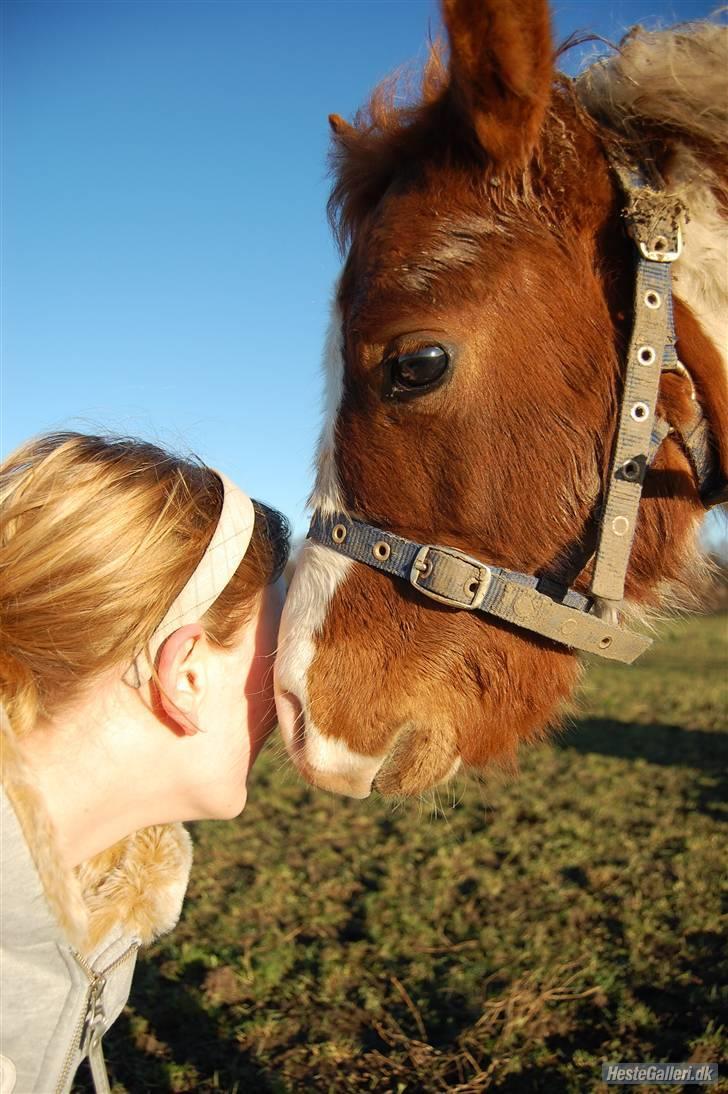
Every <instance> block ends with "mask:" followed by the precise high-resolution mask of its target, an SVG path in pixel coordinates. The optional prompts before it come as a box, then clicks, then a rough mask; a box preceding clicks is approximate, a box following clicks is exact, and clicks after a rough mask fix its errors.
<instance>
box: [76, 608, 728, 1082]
mask: <svg viewBox="0 0 728 1094" xmlns="http://www.w3.org/2000/svg"><path fill="white" fill-rule="evenodd" d="M727 639H728V617H727V616H725V615H723V616H714V617H711V618H708V619H700V620H692V621H690V622H688V623H681V624H679V625H675V626H673V627H671V628H666V631H665V633H664V635H663V636H662V637H661V639H660V640H659V641H658V642H656V644H655V647H654V650H653V651H651V652H650V653H649V654H648V655H647V656H645V658H644V659H643V660H642V661H641V662H640V663H638V664H637V665H635V666H633V667H632V668H631V669H627V668H623V667H612V666H610V665H609V664H606V663H601V664H598V665H597V664H595V665H593V666H592V667H591V668H590V671H589V673H588V675H587V678H586V685H585V687H584V689H583V691H582V693H581V696H580V698H579V701H578V711H577V713H576V714H574V715H573V716H572V719H571V724H570V726H569V727H567V729H566V730H565V731H564V733H563V734H562V735H561V736H560V738H559V739H558V740H556V741H555V742H553V743H552V744H550V745H548V746H545V747H541V748H539V749H535V750H533V751H530V752H528V753H527V754H525V755H524V756H523V760H522V765H521V773H520V775H519V776H518V778H516V779H515V780H514V779H505V778H503V777H498V776H494V777H490V778H488V779H487V780H486V781H485V782H484V783H477V782H474V781H471V782H466V781H463V782H462V783H461V784H458V785H457V786H456V788H455V795H456V797H455V801H454V802H453V798H452V791H451V792H450V797H449V800H443V801H442V802H441V805H442V808H441V809H440V810H439V811H438V810H435V809H433V808H431V807H430V806H428V805H425V804H423V803H419V802H411V803H408V804H405V805H403V806H400V807H398V808H396V809H395V808H393V806H392V805H391V804H389V803H386V802H384V801H382V800H381V799H377V798H373V799H371V800H369V801H367V802H364V803H360V802H349V801H346V800H343V799H338V798H333V797H329V796H327V795H325V794H323V793H318V792H314V791H311V790H310V789H308V788H306V787H305V786H303V785H302V784H301V783H300V782H299V781H298V780H297V779H296V778H295V777H294V776H293V774H292V772H291V771H290V769H289V768H287V767H283V768H281V767H280V764H279V762H278V761H276V759H275V757H274V756H273V755H272V754H271V755H264V757H263V759H262V761H261V763H260V765H259V767H258V768H256V773H255V777H254V779H253V781H252V786H251V794H250V803H249V805H248V808H247V810H246V812H245V814H244V815H243V817H242V818H241V819H240V820H239V821H236V822H232V823H230V824H198V825H195V826H193V827H194V833H193V835H194V840H195V844H196V865H195V867H194V870H193V877H192V883H191V886H190V890H189V895H188V899H187V903H186V905H185V911H184V915H183V918H182V921H181V923H180V925H179V926H178V928H177V930H176V931H175V932H174V933H173V934H172V935H170V936H169V937H168V938H167V939H165V940H163V941H162V942H161V944H159V945H157V946H156V947H154V948H153V949H152V950H151V951H150V952H149V953H148V955H147V956H146V958H145V959H144V960H142V961H141V963H140V965H139V969H138V972H137V976H136V979H135V984H134V987H133V990H132V998H131V1006H130V1007H129V1008H127V1011H126V1012H125V1014H124V1015H123V1016H122V1018H121V1019H120V1020H119V1022H118V1023H117V1024H116V1026H115V1027H114V1029H113V1030H112V1031H111V1032H110V1033H109V1034H108V1035H107V1037H106V1039H105V1043H106V1046H107V1047H106V1054H107V1058H108V1061H109V1070H110V1072H111V1074H112V1079H113V1082H114V1094H121V1092H123V1091H131V1092H135V1094H136V1092H139V1091H201V1092H209V1091H226V1092H229V1094H233V1092H239V1094H243V1092H251V1091H252V1092H276V1094H287V1092H294V1091H295V1092H296V1094H298V1092H308V1091H311V1092H332V1094H333V1092H336V1094H345V1092H349V1091H351V1092H359V1091H362V1092H363V1091H382V1092H390V1091H391V1092H393V1094H415V1092H417V1094H420V1092H422V1094H429V1092H433V1094H434V1092H440V1091H456V1092H461V1094H469V1092H476V1091H480V1090H484V1089H486V1088H487V1089H492V1090H497V1091H507V1092H516V1091H517V1092H519V1094H529V1092H538V1091H547V1092H551V1091H553V1092H559V1094H561V1092H574V1094H576V1092H579V1094H582V1092H583V1091H600V1090H604V1091H606V1090H607V1089H614V1088H607V1087H603V1086H602V1084H601V1081H600V1065H601V1062H602V1061H619V1060H642V1061H646V1060H673V1061H684V1060H692V1061H715V1060H721V1059H724V1058H725V1055H726V1031H725V1029H724V1028H723V1027H722V1026H721V1020H723V1021H724V1020H725V1018H724V1016H725V1014H726V1013H727V1011H728V1008H727V1007H726V999H725V993H724V985H725V984H726V982H727V981H728V977H727V976H726V972H727V970H726V959H725V950H724V949H722V948H721V937H722V921H721V905H720V879H721V876H722V867H723V863H722V858H721V856H722V852H723V851H724V845H722V843H721V824H722V823H724V822H725V820H726V806H725V800H726V796H725V772H726V770H728V727H727V726H726V697H727V690H726V676H727V675H728V674H727V673H726V668H727V666H728V660H727V652H728V641H727ZM446 797H447V796H446ZM721 1016H723V1018H722V1017H721ZM83 1082H84V1081H83V1080H81V1085H78V1086H77V1089H78V1090H79V1091H80V1090H85V1089H90V1088H88V1087H87V1086H84V1085H83ZM630 1089H635V1090H636V1089H637V1088H636V1087H633V1088H630ZM639 1089H641V1090H643V1091H647V1090H650V1089H651V1088H649V1087H641V1088H639ZM655 1089H657V1088H655ZM670 1089H673V1090H674V1089H675V1087H671V1088H670ZM686 1089H688V1088H686ZM689 1089H696V1088H694V1087H692V1088H689ZM711 1089H712V1090H716V1089H717V1088H716V1087H712V1088H711ZM718 1089H724V1090H725V1089H728V1086H725V1087H720V1086H719V1087H718Z"/></svg>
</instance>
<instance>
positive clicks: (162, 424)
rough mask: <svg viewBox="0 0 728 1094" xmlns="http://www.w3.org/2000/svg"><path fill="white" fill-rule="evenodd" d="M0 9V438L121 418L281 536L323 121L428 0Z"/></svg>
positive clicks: (616, 29)
mask: <svg viewBox="0 0 728 1094" xmlns="http://www.w3.org/2000/svg"><path fill="white" fill-rule="evenodd" d="M714 6H715V4H713V3H705V2H703V0H672V2H667V3H659V2H658V0H615V2H612V0H600V2H597V3H594V2H591V3H590V2H573V0H561V2H560V3H557V4H555V5H554V13H555V29H556V34H557V37H559V38H561V37H565V36H566V35H567V34H568V33H570V32H571V31H573V30H575V29H583V30H586V29H589V30H594V31H597V32H598V33H600V34H602V35H604V36H606V37H609V38H612V39H616V38H618V37H619V36H620V35H621V33H622V32H623V31H624V30H625V29H626V28H627V27H628V26H630V25H631V24H632V23H634V22H645V23H648V24H654V23H655V22H656V21H660V22H662V23H669V22H672V21H675V20H680V19H687V18H696V17H701V16H704V15H706V14H708V13H709V12H710V10H711V9H712V8H713V7H714ZM0 9H1V11H2V40H3V41H2V54H3V55H2V66H3V77H2V80H3V85H2V159H3V178H2V209H1V211H2V235H3V239H2V243H3V251H2V271H1V272H2V327H3V329H2V343H1V350H2V417H1V422H0V424H1V427H2V437H1V443H2V450H3V452H7V451H8V450H9V449H11V448H14V447H15V446H16V445H17V444H18V443H19V442H20V441H21V440H23V439H25V438H26V437H28V436H30V435H31V434H34V433H38V432H40V431H42V430H46V429H51V428H77V429H84V430H88V429H111V430H114V431H122V432H130V433H135V434H141V435H143V436H145V437H150V438H152V439H156V440H159V441H161V442H162V443H165V444H169V445H172V446H173V447H175V448H177V449H180V448H181V449H182V450H189V449H192V450H193V451H196V452H197V453H198V454H199V455H200V456H201V457H202V458H203V459H204V460H205V461H206V462H208V463H210V464H212V465H213V466H218V467H220V468H221V469H223V470H225V471H226V472H227V473H228V474H230V475H232V476H233V477H234V478H235V479H236V480H237V481H238V482H239V483H240V485H241V486H242V487H243V488H244V489H246V490H247V491H249V492H250V493H252V494H254V495H256V496H258V497H260V498H263V499H265V500H267V501H269V502H271V503H273V504H275V505H277V506H278V507H279V508H281V509H283V510H284V511H285V512H286V513H287V514H288V515H289V517H291V518H292V520H293V522H294V524H295V526H296V528H297V530H299V531H301V530H303V528H304V527H305V520H304V515H303V514H304V503H305V498H306V495H307V493H308V490H309V488H310V480H311V471H310V468H311V459H312V453H313V447H314V443H315V438H316V435H317V432H318V423H319V409H320V401H321V383H320V376H319V359H320V350H321V343H322V337H323V331H324V328H325V324H326V317H327V309H328V301H329V294H330V288H331V284H332V282H333V279H334V277H335V275H336V271H337V269H338V266H339V260H338V257H337V254H336V251H335V248H334V245H333V243H332V241H331V239H330V236H329V232H328V227H327V224H326V218H325V204H326V197H327V191H328V184H327V180H326V165H325V159H326V151H327V146H328V126H327V122H326V117H327V115H328V114H329V113H330V112H332V111H335V112H337V113H340V114H343V115H345V116H350V115H351V114H353V112H354V111H355V109H356V108H357V106H358V105H359V104H360V103H361V102H362V101H363V100H364V99H365V97H366V95H367V93H368V92H369V91H370V89H371V88H372V87H373V85H374V84H375V83H376V82H377V81H378V80H379V79H381V78H382V77H383V76H385V75H386V74H387V73H389V72H390V71H391V70H392V69H394V68H396V67H397V66H399V65H401V64H402V63H403V62H405V61H407V60H412V59H415V60H416V59H417V58H422V57H423V56H424V52H425V48H426V41H427V35H428V31H430V30H431V31H432V32H433V33H436V31H437V28H438V26H439V17H438V12H437V6H436V4H435V3H433V2H431V0H337V2H333V0H331V2H323V0H311V2H304V0H299V2H288V0H286V2H271V0H269V2H266V3H262V2H255V0H251V2H236V0H226V2H221V0H204V2H198V0H185V2H180V0H166V2H157V0H91V2H88V0H74V2H67V0H44V2H37V0H4V2H3V3H1V4H0ZM575 60H576V58H574V59H573V61H575ZM573 61H572V63H573Z"/></svg>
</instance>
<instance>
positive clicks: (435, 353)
mask: <svg viewBox="0 0 728 1094" xmlns="http://www.w3.org/2000/svg"><path fill="white" fill-rule="evenodd" d="M449 364H450V358H449V356H448V354H447V352H446V351H445V350H444V349H443V348H442V346H423V347H422V348H421V349H416V350H414V351H413V352H412V353H400V354H399V356H398V357H393V358H392V359H391V361H390V366H389V381H390V383H389V394H390V395H396V394H398V393H400V392H412V393H417V392H423V391H426V390H429V389H430V388H433V387H435V386H436V384H438V383H439V382H440V381H441V380H442V379H443V377H444V376H445V373H446V372H447V369H448V365H449Z"/></svg>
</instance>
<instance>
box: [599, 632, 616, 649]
mask: <svg viewBox="0 0 728 1094" xmlns="http://www.w3.org/2000/svg"><path fill="white" fill-rule="evenodd" d="M613 641H614V639H613V638H612V637H611V635H608V634H605V635H604V637H603V638H600V639H599V649H600V650H608V649H609V647H610V646H611V644H612V642H613Z"/></svg>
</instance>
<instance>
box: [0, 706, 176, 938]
mask: <svg viewBox="0 0 728 1094" xmlns="http://www.w3.org/2000/svg"><path fill="white" fill-rule="evenodd" d="M0 771H1V773H2V784H3V789H4V791H5V794H6V795H7V797H8V800H9V801H10V804H11V805H12V806H13V809H14V810H15V813H16V816H17V818H18V822H19V824H20V828H21V830H22V832H23V835H24V837H25V842H26V844H27V849H28V853H29V855H30V857H31V859H32V861H33V864H34V866H35V869H36V871H37V873H38V875H39V877H40V881H41V884H42V886H43V891H44V893H45V896H46V899H47V901H48V905H49V907H50V908H51V910H52V912H53V914H54V915H55V917H56V918H57V920H58V922H59V924H60V926H61V927H62V929H63V932H64V934H65V935H66V938H67V940H68V942H69V943H70V945H72V946H74V947H75V948H76V949H78V950H79V951H80V952H81V953H83V954H86V955H88V954H90V953H92V952H93V951H94V950H95V949H96V948H97V947H98V945H99V943H100V942H101V941H102V940H103V939H104V938H105V937H106V936H107V935H108V934H109V933H110V932H111V931H112V930H113V929H114V928H116V929H119V928H120V929H121V930H122V931H123V933H125V934H130V935H136V936H138V937H139V938H141V940H142V944H147V943H149V942H151V941H152V940H153V939H155V938H157V937H158V936H159V935H160V934H164V933H165V932H166V931H170V930H171V929H172V927H174V925H175V923H176V922H177V919H178V918H179V914H180V910H181V907H182V900H183V897H184V894H185V889H186V888H187V881H188V878H189V873H190V865H191V862H192V842H191V840H190V837H189V835H188V833H187V832H186V831H185V829H184V828H183V826H182V825H181V824H165V825H157V826H155V827H153V828H143V829H140V830H139V831H138V832H135V833H133V834H132V835H131V836H127V837H126V839H123V840H120V842H119V843H117V844H115V845H114V846H113V847H110V848H108V850H106V851H102V852H101V854H99V855H96V856H95V857H94V858H92V859H89V860H88V861H87V862H83V863H81V865H80V866H78V867H76V868H75V869H74V870H68V869H66V868H65V867H64V866H63V865H62V862H61V857H60V855H59V853H58V843H57V837H56V833H55V831H54V828H53V823H52V821H51V819H50V817H49V816H48V813H47V811H46V808H45V805H44V802H43V800H42V798H41V795H40V792H39V790H38V787H37V785H36V784H35V781H34V779H33V775H32V772H31V771H30V769H29V767H28V765H27V763H26V762H25V760H24V758H23V755H22V751H21V748H20V747H19V745H18V742H17V740H16V738H15V735H14V734H13V731H12V729H11V728H10V725H9V723H8V719H7V717H6V715H5V712H4V711H3V710H2V707H1V706H0Z"/></svg>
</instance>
